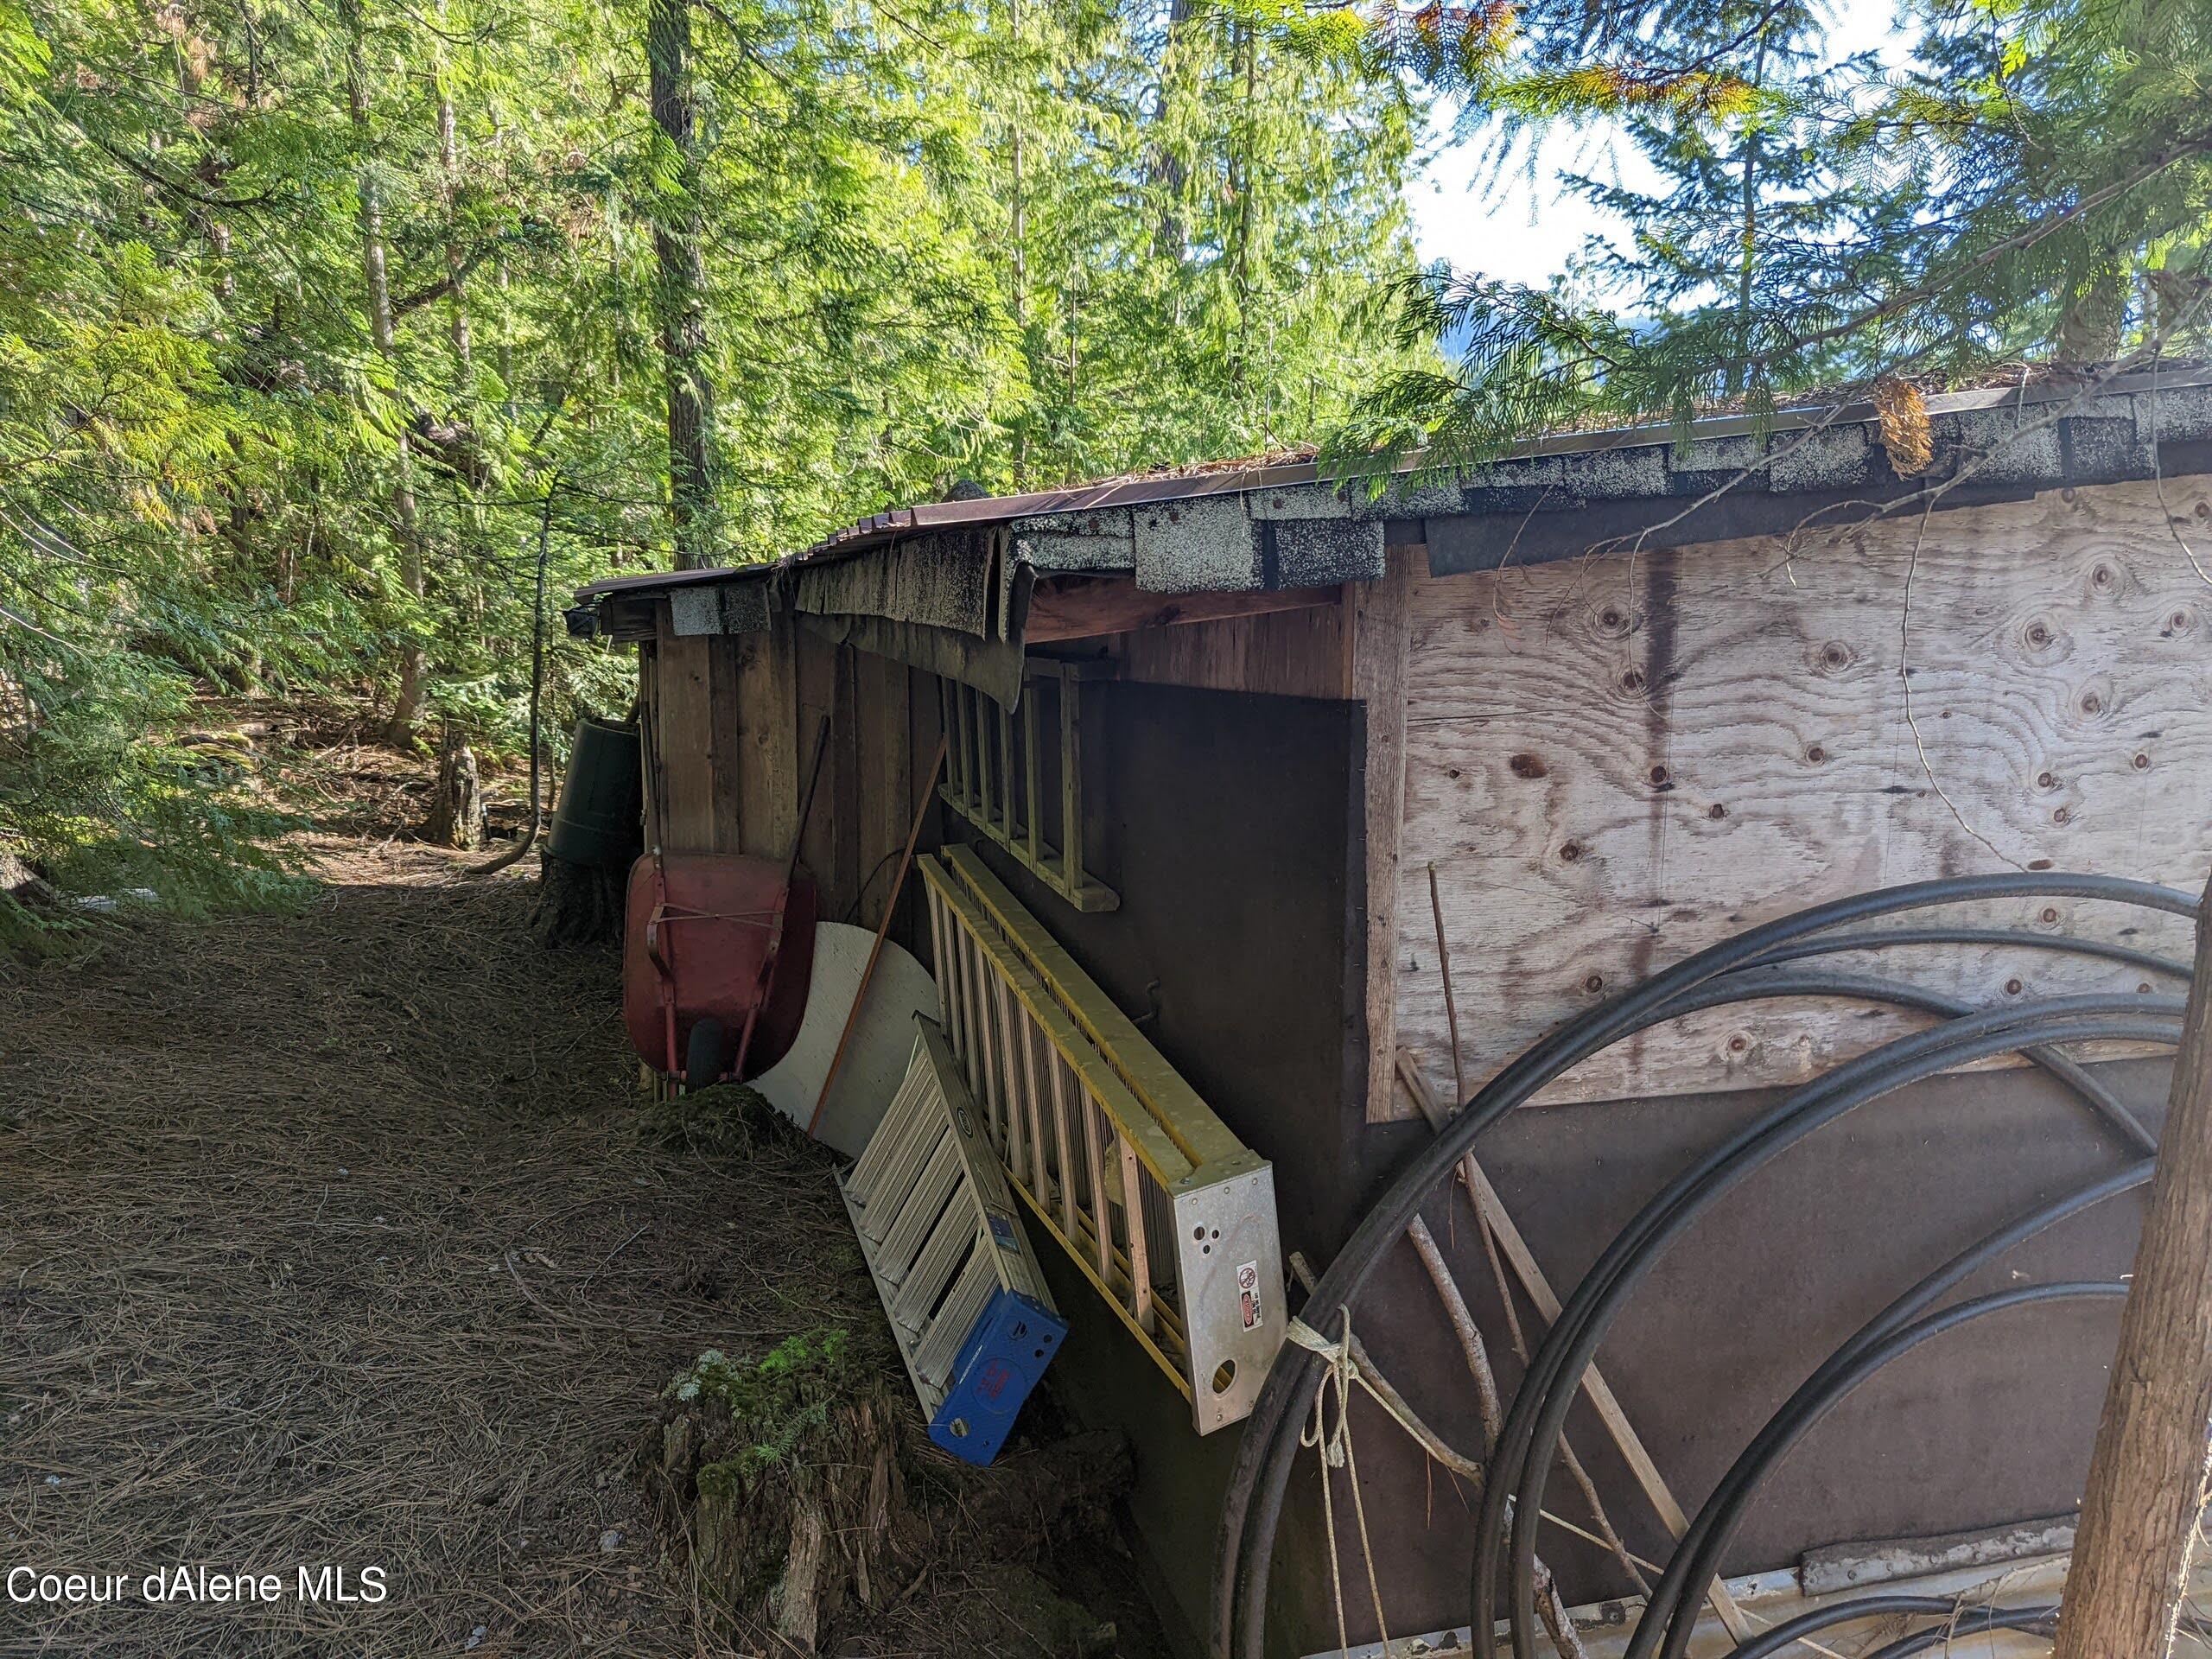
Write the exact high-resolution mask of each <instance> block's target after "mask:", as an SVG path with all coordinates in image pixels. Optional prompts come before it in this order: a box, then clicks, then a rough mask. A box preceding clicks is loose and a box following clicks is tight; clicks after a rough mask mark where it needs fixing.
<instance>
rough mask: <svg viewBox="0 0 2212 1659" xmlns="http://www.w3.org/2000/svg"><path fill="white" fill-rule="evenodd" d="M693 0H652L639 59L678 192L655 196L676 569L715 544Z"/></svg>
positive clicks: (706, 557) (708, 553)
mask: <svg viewBox="0 0 2212 1659" xmlns="http://www.w3.org/2000/svg"><path fill="white" fill-rule="evenodd" d="M690 60H691V7H690V0H650V4H649V8H648V10H647V13H646V20H645V63H646V67H647V69H648V70H649V72H650V79H651V96H652V115H653V124H654V126H656V127H657V128H658V129H659V131H660V136H661V138H662V140H663V141H664V143H666V144H667V145H668V146H669V148H670V149H671V151H672V152H673V155H674V160H675V168H674V174H675V179H676V188H675V191H674V193H673V195H672V196H671V194H670V193H669V192H668V191H667V190H665V189H663V190H661V191H658V192H657V193H656V195H655V199H654V202H653V253H654V256H655V257H656V258H657V259H658V262H659V265H660V294H659V309H660V340H661V355H662V358H663V360H664V364H665V365H666V370H667V376H668V500H669V512H670V515H671V518H672V519H673V520H674V524H675V531H676V567H677V569H679V570H690V569H697V568H698V567H699V566H701V565H703V564H708V563H711V562H712V558H713V550H714V541H715V535H714V473H713V466H712V457H713V453H714V424H715V399H714V387H713V385H712V383H711V381H710V380H709V376H708V364H707V301H706V293H707V263H706V252H705V250H704V248H703V246H702V242H701V219H700V205H699V153H698V139H697V136H696V130H695V124H694V110H693V99H692V89H691V61H690Z"/></svg>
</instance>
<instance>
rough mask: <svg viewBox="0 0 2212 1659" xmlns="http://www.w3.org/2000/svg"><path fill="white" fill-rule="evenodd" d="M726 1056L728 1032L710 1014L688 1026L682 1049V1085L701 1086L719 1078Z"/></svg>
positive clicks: (690, 1088) (726, 1060)
mask: <svg viewBox="0 0 2212 1659" xmlns="http://www.w3.org/2000/svg"><path fill="white" fill-rule="evenodd" d="M728 1060H729V1033H728V1029H727V1028H726V1027H724V1026H723V1025H722V1022H721V1020H717V1019H715V1017H714V1016H713V1015H712V1014H709V1015H708V1016H707V1017H706V1018H705V1019H703V1020H700V1021H699V1022H698V1023H697V1024H696V1025H695V1026H693V1027H691V1035H690V1038H689V1039H687V1040H686V1042H685V1045H684V1049H683V1087H684V1088H685V1090H693V1089H705V1088H708V1087H709V1086H711V1085H712V1084H715V1083H717V1082H719V1081H720V1080H721V1075H722V1068H723V1067H724V1066H725V1065H728Z"/></svg>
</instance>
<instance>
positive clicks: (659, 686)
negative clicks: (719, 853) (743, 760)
mask: <svg viewBox="0 0 2212 1659" xmlns="http://www.w3.org/2000/svg"><path fill="white" fill-rule="evenodd" d="M710 646H711V642H710V641H709V640H708V639H703V638H698V639H677V638H674V637H672V636H664V637H663V639H662V640H661V642H660V645H659V649H658V656H659V668H658V673H657V674H656V676H655V687H654V690H655V696H654V704H655V708H656V709H657V712H658V717H659V728H660V730H659V737H660V756H661V767H662V790H661V805H662V808H663V810H664V812H665V814H666V821H665V822H664V823H663V825H662V826H661V829H662V845H663V846H664V848H665V849H667V850H668V851H670V852H687V853H705V852H712V851H714V850H715V777H714V766H713V753H714V690H713V683H712V676H713V671H712V657H711V650H710Z"/></svg>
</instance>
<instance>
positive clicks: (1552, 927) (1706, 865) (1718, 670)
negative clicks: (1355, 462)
mask: <svg viewBox="0 0 2212 1659" xmlns="http://www.w3.org/2000/svg"><path fill="white" fill-rule="evenodd" d="M2166 493H2167V499H2168V502H2169V503H2170V504H2171V509H2172V512H2174V513H2175V514H2177V515H2178V516H2179V518H2180V521H2181V523H2182V524H2183V525H2185V526H2186V530H2185V531H2184V533H2187V534H2191V535H2202V532H2203V530H2204V526H2205V524H2206V517H2205V515H2212V503H2207V501H2206V499H2205V490H2204V481H2203V480H2187V481H2186V483H2185V484H2183V485H2176V484H2171V483H2170V484H2169V485H2168V486H2167V492H2166ZM2202 539H2203V540H2205V541H2207V542H2208V543H2212V535H2202ZM1908 576H1910V616H1909V619H1908V615H1907V608H1906V588H1907V582H1908ZM1408 604H1409V609H1410V622H1409V628H1408V660H1407V670H1406V740H1405V741H1406V759H1405V780H1404V791H1405V820H1404V823H1403V825H1402V834H1401V857H1400V865H1399V879H1398V893H1397V906H1396V911H1397V914H1396V920H1395V933H1396V939H1397V955H1396V958H1395V963H1394V971H1395V981H1396V987H1397V989H1396V1005H1397V1020H1396V1023H1397V1027H1398V1038H1399V1041H1400V1042H1401V1044H1402V1045H1403V1046H1406V1047H1408V1049H1409V1050H1411V1051H1412V1052H1414V1054H1415V1055H1416V1056H1417V1057H1418V1058H1419V1060H1420V1062H1421V1065H1422V1066H1423V1068H1424V1070H1425V1071H1427V1075H1428V1077H1429V1080H1430V1082H1431V1083H1432V1084H1433V1085H1434V1086H1436V1087H1437V1088H1438V1089H1439V1090H1440V1092H1442V1093H1448V1092H1449V1087H1450V1074H1451V1066H1450V1058H1449V1050H1448V1038H1447V1036H1446V1015H1445V1007H1444V999H1443V995H1442V986H1441V982H1440V976H1439V975H1438V973H1437V951H1436V942H1435V932H1434V928H1433V923H1432V920H1431V915H1430V907H1429V899H1428V886H1427V883H1428V867H1429V865H1430V863H1431V862H1432V861H1433V863H1434V865H1435V868H1436V874H1437V880H1438V884H1439V887H1440V890H1441V893H1442V895H1443V903H1444V914H1445V920H1446V933H1447V938H1448V942H1449V945H1450V950H1451V960H1452V978H1453V984H1454V989H1455V991H1456V993H1457V997H1458V1002H1459V1020H1460V1027H1461V1033H1462V1040H1463V1058H1464V1060H1465V1067H1466V1072H1467V1076H1468V1078H1469V1081H1470V1084H1474V1083H1477V1082H1478V1081H1479V1080H1481V1079H1483V1078H1484V1077H1488V1076H1489V1075H1490V1074H1491V1072H1493V1071H1495V1070H1496V1069H1497V1067H1498V1066H1500V1065H1503V1064H1504V1063H1505V1062H1506V1061H1508V1060H1510V1058H1512V1057H1513V1056H1514V1055H1515V1054H1516V1053H1517V1052H1519V1051H1520V1050H1521V1049H1522V1048H1523V1047H1525V1046H1527V1045H1528V1044H1529V1043H1530V1042H1531V1041H1533V1040H1535V1039H1536V1038H1538V1037H1540V1036H1541V1035H1542V1034H1543V1033H1545V1032H1546V1031H1548V1030H1549V1029H1550V1028H1551V1027H1554V1026H1555V1025H1557V1024H1558V1023H1559V1022H1560V1020H1564V1019H1566V1018H1567V1017H1569V1016H1570V1015H1572V1014H1575V1013H1577V1012H1580V1010H1581V1009H1583V1008H1584V1007H1588V1006H1589V1005H1590V1004H1591V1003H1592V1002H1593V1001H1597V1000H1598V999H1599V998H1600V997H1602V996H1603V995H1606V994H1607V993H1609V992H1611V991H1612V990H1615V989H1618V988H1621V987H1623V986H1625V985H1627V984H1629V983H1630V982H1633V981H1635V980H1637V979H1638V978H1640V977H1642V976H1644V975H1647V974H1649V973H1650V972H1652V971H1653V970H1655V969H1658V968H1661V967H1663V966H1665V965H1667V964H1668V963H1672V962H1675V961H1678V960H1680V959H1681V957H1685V956H1688V955H1689V954H1691V953H1692V952H1693V951H1694V950H1699V949H1700V948H1702V947H1703V946H1705V945H1707V944H1713V943H1714V942H1715V941H1717V940H1719V939H1720V938H1724V937H1726V936H1727V935H1728V934H1731V933H1733V932H1736V931H1739V930H1740V929H1742V928H1744V927H1745V926H1748V925H1752V924H1754V923H1757V922H1759V921H1762V920H1764V919H1767V918H1771V917H1773V916H1777V915H1781V914H1784V913H1787V912H1790V911H1793V910H1796V909H1799V908H1802V907H1803V906H1806V905H1808V904H1812V903H1815V902H1817V901H1819V900H1821V899H1830V898H1834V897H1838V896H1840V895H1842V894H1845V893H1853V892H1857V891H1859V890H1863V889H1865V888H1868V887H1879V886H1885V885H1889V884H1891V883H1896V882H1900V881H1907V880H1918V879H1922V878H1926V877H1930V876H1936V875H1944V874H1960V873H1964V872H1968V871H1980V870H2000V869H2007V868H2023V867H2031V866H2032V867H2041V868H2062V869H2072V870H2093V871H2101V872H2107V873H2111V874H2126V875H2133V876H2139V877H2145V878H2149V879H2153V880H2164V881H2167V882H2170V883H2172V884H2175V885H2177V886H2179V887H2183V888H2184V889H2187V890H2190V891H2194V890H2196V887H2199V886H2201V884H2202V880H2203V874H2204V871H2205V868H2206V866H2207V864H2208V862H2212V587H2208V585H2207V584H2206V582H2204V581H2203V580H2202V579H2200V577H2199V576H2198V575H2197V574H2196V571H2195V570H2194V569H2192V568H2191V566H2190V562H2189V560H2188V558H2187V557H2186V556H2185V555H2184V553H2183V550H2182V548H2181V547H2180V546H2179V545H2178V544H2177V541H2176V539H2175V536H2174V534H2173V533H2172V531H2171V528H2170V526H2169V524H2168V522H2167V517H2166V512H2165V509H2164V508H2162V506H2161V505H2160V503H2159V501H2158V496H2157V493H2156V492H2155V490H2154V489H2153V488H2152V486H2148V485H2141V486H2137V485H2120V486H2107V487H2103V488H2098V489H2082V490H2079V491H2075V492H2070V493H2063V494H2061V493H2052V494H2050V495H2045V496H2041V497H2038V498H2037V499H2033V500H2031V501H2024V502H2018V503H2012V504H2006V505H1997V506H1991V507H1986V508H1981V509H1976V510H1974V511H1961V512H1953V513H1946V514H1937V515H1935V516H1933V517H1932V518H1929V519H1928V521H1927V522H1926V524H1925V525H1924V526H1923V524H1922V522H1921V521H1920V519H1919V518H1911V519H1910V520H1907V521H1904V522H1897V523H1888V524H1878V525H1875V526H1871V527H1866V528H1862V529H1859V530H1855V531H1851V532H1849V533H1848V534H1847V535H1844V536H1841V537H1809V538H1807V539H1805V540H1804V541H1803V542H1802V543H1801V544H1800V545H1799V546H1797V547H1796V548H1795V549H1794V550H1793V549H1787V548H1785V547H1784V546H1783V544H1782V543H1780V542H1778V541H1777V540H1774V539H1770V538H1762V539H1756V540H1749V541H1744V542H1737V543H1713V544H1708V545H1705V546H1699V547H1692V548H1685V549H1680V550H1670V551H1667V552H1663V553H1647V554H1644V555H1642V556H1637V557H1630V556H1626V555H1614V556H1607V557H1604V558H1599V559H1592V560H1587V561H1584V562H1580V563H1561V564H1554V565H1548V566H1544V567H1541V568H1536V569H1521V570H1512V569H1509V570H1507V571H1505V572H1503V573H1493V574H1486V575H1460V576H1452V577H1446V578H1433V577H1427V576H1423V577H1421V579H1420V580H1419V581H1418V582H1416V583H1415V584H1414V588H1413V591H1412V594H1411V595H1410V598H1409V601H1408ZM1908 651H1909V656H1908V655H1907V652H1908ZM1907 673H1909V675H1910V700H1911V701H1910V706H1911V714H1912V719H1911V720H1910V721H1908V719H1907V702H1906V697H1907V681H1906V674H1907ZM1915 728H1917V730H1915ZM1923 753H1924V756H1925V761H1924V763H1923ZM2072 909H2073V907H2072V906H2069V905H2067V904H2063V903H2060V904H2055V905H2045V904H2040V903H2038V904H2033V905H2026V906H2012V907H2011V908H2010V910H2009V911H2008V912H2006V913H2005V915H2004V916H2003V917H2002V918H1994V919H2002V920H2004V921H2005V922H2006V923H2007V924H2009V925H2024V926H2028V927H2056V926H2058V925H2072V924H2073V920H2074V918H2073V916H2072ZM2094 913H2095V912H2094V907H2091V909H2090V910H2088V911H2087V912H2084V914H2085V916H2094ZM2108 916H2109V912H2108V911H2107V917H2108ZM2086 925H2092V926H2096V925H2101V924H2098V923H2095V922H2089V923H2087V924H2086ZM2171 933H2172V937H2171V938H2166V939H2164V941H2155V942H2162V943H2164V944H2165V945H2166V946H2167V948H2168V949H2169V950H2170V952H2171V951H2174V950H2178V951H2179V953H2180V954H2182V955H2183V956H2184V957H2185V956H2186V954H2187V952H2186V949H2185V944H2186V941H2185V938H2184V937H2183V935H2182V933H2181V931H2179V930H2178V928H2177V929H2174V930H2171ZM2177 941H2178V942H2177ZM1920 961H1921V962H1922V963H1923V971H1920V972H1918V973H1917V974H1916V977H1918V978H1919V979H1920V980H1921V981H1922V982H1925V983H1930V984H1936V985H1940V986H1943V987H1945V988H1949V989H1952V990H1954V991H1955V992H1957V993H1958V994H1960V995H1965V996H1967V997H1969V998H1971V999H1973V1000H1974V1001H2001V1000H2003V999H2004V998H2005V997H2006V996H2018V995H2032V994H2035V993H2037V992H2045V991H2050V990H2056V989H2062V988H2069V987H2070V986H2072V985H2074V984H2076V983H2087V982H2094V984H2096V985H2098V986H2100V987H2107V988H2109V987H2110V986H2111V985H2112V984H2113V976H2112V974H2111V972H2110V970H2109V969H2103V970H2099V969H2085V968H2069V965H2068V964H2067V963H2064V962H2063V960H2062V959H2061V958H2058V957H2052V956H2049V955H2043V956H2038V957H2026V956H2022V955H2015V956H2013V957H2010V958H2009V959H2000V958H1999V957H1995V956H1993V955H1991V954H1990V953H1988V952H1965V951H1957V950H1954V951H1950V952H1948V953H1944V954H1942V955H1941V957H1930V956H1923V957H1921V958H1920ZM1901 1028H1902V1027H1900V1026H1897V1025H1896V1024H1895V1023H1893V1022H1892V1020H1891V1019H1890V1018H1889V1017H1887V1016H1881V1017H1877V1016H1873V1015H1871V1014H1869V1013H1868V1011H1867V1010H1866V1009H1865V1008H1864V1007H1845V1006H1843V1005H1838V1004H1809V1003H1799V1004H1789V1005H1764V1006H1763V1007H1758V1008H1756V1009H1751V1010H1748V1011H1738V1012H1735V1013H1733V1014H1727V1013H1716V1014H1713V1015H1711V1016H1708V1017H1707V1018H1706V1019H1705V1020H1700V1021H1697V1022H1688V1023H1686V1024H1685V1026H1684V1027H1680V1028H1668V1029H1664V1030H1662V1031H1658V1032H1655V1033H1650V1034H1649V1035H1647V1036H1646V1037H1644V1038H1643V1039H1641V1040H1640V1041H1639V1042H1637V1043H1636V1044H1633V1045H1630V1046H1624V1048H1622V1049H1620V1050H1618V1051H1615V1052H1612V1053H1611V1054H1610V1055H1608V1056H1605V1057H1601V1058H1600V1059H1599V1061H1596V1062H1593V1063H1592V1064H1590V1065H1586V1066H1585V1067H1583V1068H1582V1069H1581V1070H1580V1071H1577V1072H1576V1073H1574V1074H1572V1075H1571V1076H1570V1077H1568V1078H1567V1079H1566V1080H1564V1082H1563V1084H1561V1085H1560V1087H1559V1088H1558V1089H1557V1090H1555V1092H1554V1096H1552V1097H1554V1098H1560V1099H1580V1100H1603V1099H1613V1098H1619V1097H1624V1096H1631V1095H1637V1094H1648V1093H1672V1092H1681V1091H1686V1090H1702V1089H1708V1088H1713V1087H1726V1086H1730V1085H1732V1084H1740V1085H1743V1086H1751V1085H1757V1084H1777V1083H1788V1082H1794V1081H1797V1080H1800V1079H1802V1078H1803V1077H1807V1076H1809V1075H1811V1074H1812V1073H1813V1072H1814V1071H1815V1070H1817V1069H1818V1068H1819V1067H1821V1065H1825V1064H1827V1062H1828V1061H1829V1060H1831V1059H1833V1058H1835V1057H1836V1056H1838V1055H1839V1054H1841V1053H1847V1052H1856V1051H1857V1050H1858V1049H1859V1048H1861V1047H1863V1046H1865V1045H1866V1043H1867V1042H1868V1041H1869V1040H1871V1039H1872V1038H1874V1037H1876V1036H1878V1035H1880V1034H1884V1033H1887V1032H1890V1031H1893V1030H1896V1029H1901ZM1397 1099H1398V1103H1399V1107H1400V1111H1399V1112H1398V1114H1397V1115H1405V1114H1406V1113H1409V1111H1410V1103H1408V1102H1406V1101H1405V1100H1404V1096H1403V1095H1402V1091H1401V1093H1400V1095H1399V1096H1398V1097H1397Z"/></svg>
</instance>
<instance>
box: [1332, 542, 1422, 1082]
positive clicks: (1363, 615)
mask: <svg viewBox="0 0 2212 1659" xmlns="http://www.w3.org/2000/svg"><path fill="white" fill-rule="evenodd" d="M1426 559H1427V550H1425V549H1422V548H1420V547H1391V548H1387V549H1385V550H1384V560H1385V568H1384V570H1383V580H1382V581H1380V582H1367V583H1363V584H1357V585H1355V586H1354V587H1353V588H1351V607H1350V608H1351V652H1350V657H1351V696H1354V697H1356V698H1357V699H1358V700H1359V701H1360V702H1364V703H1365V704H1366V705H1367V773H1366V782H1365V786H1364V791H1363V800H1364V802H1365V810H1366V818H1367V826H1366V829H1367V836H1366V838H1367V904H1366V914H1367V1116H1368V1118H1369V1120H1370V1122H1379V1121H1383V1120H1384V1119H1387V1118H1389V1117H1390V1116H1393V1103H1394V1102H1395V1099H1396V1088H1397V1077H1396V1066H1395V1057H1396V1054H1397V1052H1398V1021H1397V949H1398V904H1399V887H1400V883H1399V879H1398V877H1399V869H1398V862H1399V836H1400V829H1401V826H1402V823H1403V819H1404V812H1405V777H1406V771H1405V750H1406V745H1405V739H1406V690H1405V673H1406V644H1407V632H1408V626H1409V623H1410V612H1409V607H1408V598H1409V596H1410V594H1411V593H1412V591H1413V586H1414V582H1415V581H1416V580H1418V579H1419V576H1420V573H1421V569H1423V568H1424V565H1425V563H1426Z"/></svg>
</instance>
